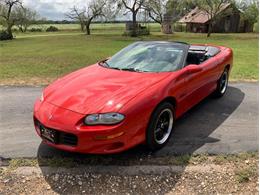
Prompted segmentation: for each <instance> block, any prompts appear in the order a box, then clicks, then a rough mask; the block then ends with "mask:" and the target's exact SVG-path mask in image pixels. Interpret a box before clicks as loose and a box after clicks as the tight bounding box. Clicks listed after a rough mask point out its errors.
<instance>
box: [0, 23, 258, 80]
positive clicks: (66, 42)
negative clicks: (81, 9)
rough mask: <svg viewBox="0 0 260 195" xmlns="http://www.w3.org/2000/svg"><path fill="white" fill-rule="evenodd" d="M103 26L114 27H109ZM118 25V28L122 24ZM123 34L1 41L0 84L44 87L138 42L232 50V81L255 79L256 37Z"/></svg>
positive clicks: (112, 31)
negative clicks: (186, 43) (192, 45)
mask: <svg viewBox="0 0 260 195" xmlns="http://www.w3.org/2000/svg"><path fill="white" fill-rule="evenodd" d="M105 25H109V26H108V27H111V28H115V27H112V26H113V25H111V24H105ZM118 25H119V27H120V25H122V24H118ZM97 27H98V26H97ZM120 28H121V27H120ZM155 31H156V30H155ZM122 32H123V31H121V30H118V29H109V28H108V29H107V30H105V31H104V29H102V28H101V27H100V30H96V31H95V30H93V35H90V36H86V35H84V34H80V31H77V32H71V31H62V32H57V33H26V34H21V33H18V34H16V39H15V40H12V41H2V42H0V84H47V83H48V82H50V81H51V80H53V79H56V78H58V77H60V76H62V75H64V74H67V73H69V72H72V71H74V70H77V69H79V68H82V67H85V66H87V65H90V64H93V63H95V62H97V61H98V60H101V59H104V58H106V57H108V56H111V55H113V54H114V53H116V52H117V51H119V50H120V49H122V48H123V47H125V46H127V45H128V44H130V43H132V42H134V41H138V40H172V41H185V42H188V43H211V44H216V45H223V46H228V47H231V48H232V49H233V51H234V68H233V70H232V73H231V79H232V80H257V79H258V47H259V46H258V34H213V35H212V37H210V38H206V35H205V34H192V33H175V34H173V35H163V34H161V33H160V32H154V31H153V32H152V34H151V35H150V36H147V37H139V38H130V37H124V36H122ZM50 35H51V36H50ZM65 35H66V36H65Z"/></svg>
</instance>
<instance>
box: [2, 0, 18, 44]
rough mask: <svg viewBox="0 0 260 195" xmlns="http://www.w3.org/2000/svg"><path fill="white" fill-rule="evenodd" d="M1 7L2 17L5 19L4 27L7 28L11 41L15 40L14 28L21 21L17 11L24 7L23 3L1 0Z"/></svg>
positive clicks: (16, 0)
mask: <svg viewBox="0 0 260 195" xmlns="http://www.w3.org/2000/svg"><path fill="white" fill-rule="evenodd" d="M0 5H1V6H0V9H1V10H0V17H1V18H2V19H3V23H4V26H6V32H7V33H8V35H9V37H10V39H13V34H12V27H13V26H14V24H15V22H16V21H18V19H19V18H18V17H17V13H16V10H15V9H16V8H17V7H20V6H22V1H21V0H1V1H0Z"/></svg>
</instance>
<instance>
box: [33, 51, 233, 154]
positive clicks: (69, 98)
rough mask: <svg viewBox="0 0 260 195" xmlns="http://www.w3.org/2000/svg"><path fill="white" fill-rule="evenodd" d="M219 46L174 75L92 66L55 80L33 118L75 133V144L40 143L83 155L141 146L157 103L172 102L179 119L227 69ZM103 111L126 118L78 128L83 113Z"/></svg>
mask: <svg viewBox="0 0 260 195" xmlns="http://www.w3.org/2000/svg"><path fill="white" fill-rule="evenodd" d="M219 48H220V49H221V52H220V53H219V54H218V55H216V56H215V57H213V58H211V59H209V60H207V61H205V62H204V63H202V64H200V65H196V66H186V67H185V68H183V69H181V70H179V71H176V72H163V73H146V72H145V73H138V72H129V71H120V70H113V69H108V68H104V67H101V66H99V65H98V64H94V65H92V66H89V67H87V68H83V69H81V70H78V71H76V72H73V73H71V74H69V75H67V76H65V77H63V78H61V79H59V80H57V81H55V82H54V83H53V84H51V85H49V86H48V87H47V88H46V89H45V90H44V101H43V102H40V100H39V99H38V100H37V101H36V103H35V106H34V117H35V119H37V120H38V121H40V122H41V123H42V124H44V126H46V127H48V128H52V129H56V130H60V131H62V132H69V133H73V134H75V135H76V136H77V137H78V144H77V146H76V147H74V146H73V147H72V146H67V145H62V144H52V143H50V142H48V141H44V142H45V143H47V144H49V145H51V146H53V147H56V148H59V149H63V150H68V151H75V152H82V153H116V152H121V151H124V150H126V149H128V148H131V147H133V146H135V145H137V144H140V143H142V142H145V132H146V128H147V125H148V122H149V118H150V116H151V114H152V112H153V110H154V109H155V107H156V106H157V105H158V104H159V103H160V102H161V101H163V100H164V99H165V98H169V97H171V98H174V99H175V101H176V113H175V114H176V118H178V117H180V116H181V115H182V114H183V113H184V112H186V111H187V110H188V109H190V108H191V107H192V106H194V105H196V104H197V103H199V102H200V101H201V100H202V99H203V98H205V97H207V96H208V95H209V94H211V93H212V92H213V91H214V90H215V89H216V87H217V80H218V79H219V78H220V76H221V74H222V72H223V70H224V68H225V67H226V66H227V65H230V70H231V67H232V63H233V62H232V60H233V54H232V50H231V49H229V48H225V47H219ZM106 112H119V113H122V114H124V115H125V119H124V120H123V121H122V122H121V123H120V124H117V125H97V126H86V125H84V124H83V119H84V117H85V116H86V115H87V114H93V113H106ZM50 116H52V117H50ZM36 130H37V133H38V134H39V129H38V128H37V127H36ZM120 132H124V134H123V135H121V136H120V137H117V138H113V139H109V140H96V139H95V137H97V136H110V135H115V134H120ZM39 135H40V134H39Z"/></svg>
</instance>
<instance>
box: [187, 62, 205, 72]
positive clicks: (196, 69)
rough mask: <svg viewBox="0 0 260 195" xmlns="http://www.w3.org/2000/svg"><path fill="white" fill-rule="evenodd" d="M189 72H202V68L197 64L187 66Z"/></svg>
mask: <svg viewBox="0 0 260 195" xmlns="http://www.w3.org/2000/svg"><path fill="white" fill-rule="evenodd" d="M187 70H188V72H189V73H196V72H200V71H202V67H201V66H200V65H197V64H190V65H188V66H187Z"/></svg>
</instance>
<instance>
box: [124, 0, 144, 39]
mask: <svg viewBox="0 0 260 195" xmlns="http://www.w3.org/2000/svg"><path fill="white" fill-rule="evenodd" d="M144 3H145V0H119V8H121V7H122V5H123V6H124V8H125V9H126V10H128V12H131V13H132V25H133V32H132V36H137V27H138V25H137V19H136V17H137V14H138V12H139V11H140V9H142V8H143V5H144Z"/></svg>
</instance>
